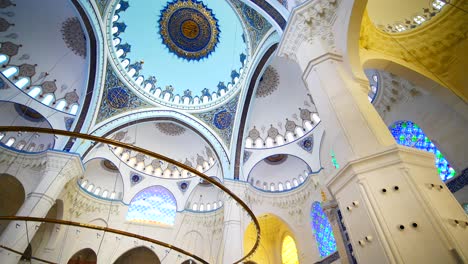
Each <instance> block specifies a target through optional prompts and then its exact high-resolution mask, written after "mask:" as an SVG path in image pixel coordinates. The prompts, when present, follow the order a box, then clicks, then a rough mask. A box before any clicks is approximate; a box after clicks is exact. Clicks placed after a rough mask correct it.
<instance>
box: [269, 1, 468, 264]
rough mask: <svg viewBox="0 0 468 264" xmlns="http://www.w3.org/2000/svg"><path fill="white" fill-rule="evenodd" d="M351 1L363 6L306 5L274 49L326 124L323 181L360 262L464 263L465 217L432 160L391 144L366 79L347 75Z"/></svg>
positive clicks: (467, 254) (467, 246)
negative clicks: (299, 73) (298, 73)
mask: <svg viewBox="0 0 468 264" xmlns="http://www.w3.org/2000/svg"><path fill="white" fill-rule="evenodd" d="M355 2H363V1H357V0H356V1H335V0H312V1H309V2H307V3H306V4H305V5H303V6H301V7H299V8H297V9H295V10H294V12H293V14H292V15H291V17H290V19H289V23H288V28H287V29H286V31H285V33H284V34H285V36H284V37H283V42H284V43H283V42H282V43H281V44H280V45H279V49H280V50H279V52H278V54H279V55H280V56H286V57H288V58H291V59H294V60H295V61H296V62H297V63H298V64H299V66H300V67H301V69H302V70H303V80H304V82H305V84H306V86H307V88H308V89H309V92H310V94H311V95H312V98H313V100H314V102H315V105H316V107H317V111H318V114H319V116H320V118H321V120H322V121H321V122H322V123H323V125H324V127H325V136H324V140H323V142H322V145H321V151H320V152H321V155H320V156H321V161H322V166H323V167H324V170H322V172H321V175H320V180H321V184H323V185H325V186H326V187H328V189H329V190H330V192H331V194H332V195H333V197H335V199H336V201H337V203H338V206H339V208H340V210H341V212H342V215H343V220H344V222H345V225H346V226H347V228H348V231H349V235H350V240H351V243H352V245H353V249H354V254H355V257H356V259H357V261H358V263H467V262H468V235H467V232H468V219H467V216H466V214H465V213H464V212H463V209H462V208H461V206H460V205H459V204H458V203H457V201H456V200H455V198H454V197H453V195H452V194H451V192H450V191H449V190H448V189H447V187H446V186H445V184H444V183H443V182H442V181H441V179H440V178H439V175H438V173H437V170H436V168H435V165H434V156H433V155H432V154H431V153H428V152H423V151H419V150H415V149H411V148H407V147H402V146H398V145H397V144H396V142H395V140H394V139H393V137H392V136H391V134H390V132H389V130H388V128H387V127H386V126H385V124H384V122H383V121H382V119H381V118H380V116H379V115H378V113H377V112H376V111H375V109H374V108H373V106H372V104H371V103H370V102H369V101H368V99H367V94H366V92H367V91H368V85H367V80H365V79H364V78H360V77H358V76H356V75H353V72H352V71H350V70H349V69H350V64H349V61H348V59H349V57H350V56H349V47H350V46H349V45H350V44H349V40H350V38H349V35H348V34H349V32H348V30H349V28H350V24H351V22H350V19H351V16H352V12H351V10H353V8H355V7H356V5H355V4H354V3H355ZM353 34H359V32H355V33H353ZM361 71H362V70H361ZM330 153H334V157H333V161H332V160H331V157H330Z"/></svg>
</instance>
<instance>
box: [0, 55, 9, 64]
mask: <svg viewBox="0 0 468 264" xmlns="http://www.w3.org/2000/svg"><path fill="white" fill-rule="evenodd" d="M7 61H8V57H7V56H6V55H5V54H1V55H0V65H3V64H4V63H5V62H7Z"/></svg>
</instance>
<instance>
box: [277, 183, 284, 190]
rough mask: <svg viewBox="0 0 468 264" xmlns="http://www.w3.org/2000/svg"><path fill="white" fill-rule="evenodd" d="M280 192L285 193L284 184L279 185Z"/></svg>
mask: <svg viewBox="0 0 468 264" xmlns="http://www.w3.org/2000/svg"><path fill="white" fill-rule="evenodd" d="M278 191H280V192H282V191H284V188H283V184H282V183H281V182H280V183H278Z"/></svg>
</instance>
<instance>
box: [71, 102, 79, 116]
mask: <svg viewBox="0 0 468 264" xmlns="http://www.w3.org/2000/svg"><path fill="white" fill-rule="evenodd" d="M77 112H78V105H77V104H74V105H72V106H71V107H70V114H72V115H76V113H77Z"/></svg>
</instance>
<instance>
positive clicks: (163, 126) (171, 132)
mask: <svg viewBox="0 0 468 264" xmlns="http://www.w3.org/2000/svg"><path fill="white" fill-rule="evenodd" d="M155 126H156V128H157V129H158V130H159V131H160V132H161V133H163V134H166V135H168V136H180V135H182V134H184V133H185V128H183V127H181V126H179V125H177V124H174V123H170V122H164V123H162V122H161V123H156V124H155Z"/></svg>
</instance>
